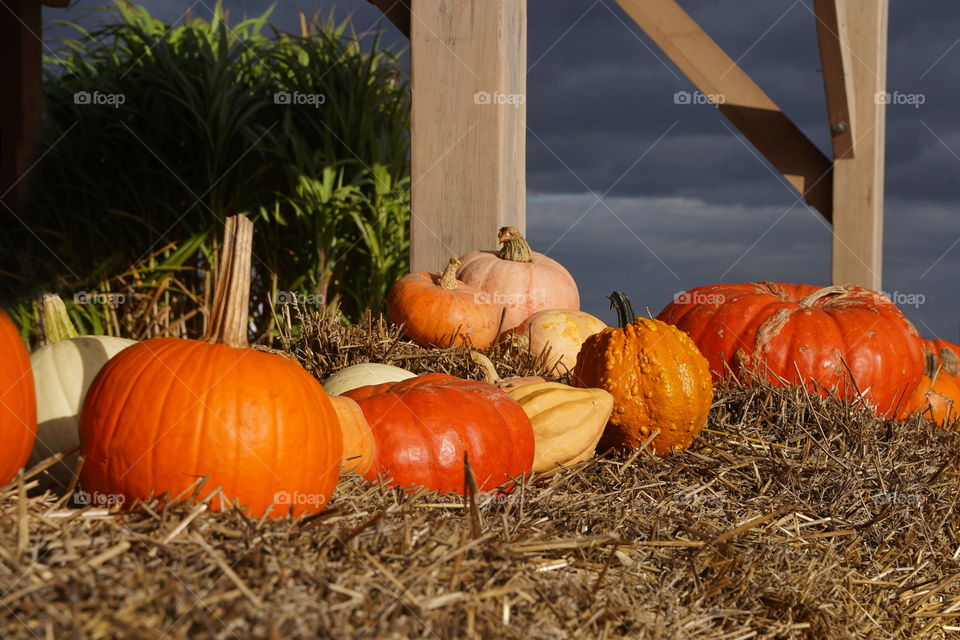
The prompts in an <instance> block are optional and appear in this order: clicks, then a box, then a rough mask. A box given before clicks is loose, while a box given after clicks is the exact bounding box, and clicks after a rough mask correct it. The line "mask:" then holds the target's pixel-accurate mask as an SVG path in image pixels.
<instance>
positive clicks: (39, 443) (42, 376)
mask: <svg viewBox="0 0 960 640" xmlns="http://www.w3.org/2000/svg"><path fill="white" fill-rule="evenodd" d="M54 298H55V299H54ZM43 320H44V330H45V333H46V334H47V341H48V343H49V344H47V345H45V346H43V347H40V348H39V349H37V350H36V351H34V352H33V353H32V354H31V355H30V364H31V367H32V369H33V381H34V384H35V387H36V391H37V440H36V442H35V443H34V445H33V451H32V452H31V453H30V462H29V465H30V466H33V465H35V464H37V463H39V462H42V461H43V460H46V459H47V458H49V457H50V456H52V455H54V454H56V453H60V452H62V451H67V450H69V449H73V448H74V447H76V446H78V445H79V444H80V435H79V431H78V423H79V419H78V418H79V414H80V409H81V407H82V406H83V399H84V398H85V397H86V395H87V389H89V388H90V383H91V382H93V379H94V377H95V376H96V375H97V373H98V372H99V371H100V369H101V368H102V367H103V365H105V364H106V363H107V361H108V360H109V359H110V358H112V357H113V356H115V355H116V354H118V353H119V352H121V351H123V350H124V349H126V348H127V347H129V346H130V345H132V344H135V342H134V341H133V340H127V339H125V338H114V337H110V336H77V335H76V330H75V329H74V328H73V326H72V325H71V324H70V320H69V317H68V316H67V310H66V308H65V307H64V306H63V302H62V301H61V300H60V298H58V297H56V296H45V297H44V300H43ZM77 455H78V454H77V452H74V453H73V454H71V455H70V456H68V457H66V458H64V459H63V460H62V461H61V462H59V463H58V464H57V465H55V466H53V467H51V468H50V469H48V470H47V472H48V473H49V474H50V475H52V476H53V477H54V478H55V479H56V480H57V481H58V482H60V483H62V484H63V485H64V486H66V485H67V484H68V483H69V481H70V477H71V476H72V475H73V469H74V467H75V466H76V462H77Z"/></svg>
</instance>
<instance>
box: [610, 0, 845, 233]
mask: <svg viewBox="0 0 960 640" xmlns="http://www.w3.org/2000/svg"><path fill="white" fill-rule="evenodd" d="M617 2H618V3H619V4H620V6H621V7H622V8H623V10H624V11H626V13H627V14H628V15H629V16H630V17H631V18H632V19H633V20H634V21H635V22H636V23H637V24H638V25H640V27H641V28H642V29H643V30H644V31H645V32H646V33H647V35H648V36H649V37H650V38H651V39H652V40H653V41H654V42H655V43H656V44H657V46H659V47H660V48H661V49H663V51H664V53H666V54H667V56H668V57H669V58H670V59H671V60H672V61H673V63H674V64H676V65H677V66H678V67H679V68H680V70H681V71H682V72H683V73H684V74H686V76H687V77H688V78H689V79H690V80H691V81H692V82H693V83H694V84H695V85H696V86H697V88H698V89H699V90H700V91H701V92H702V93H704V94H706V95H708V96H719V97H720V98H719V99H718V102H721V104H718V107H719V109H720V111H721V112H722V113H723V114H724V115H725V116H726V117H727V118H728V119H729V120H730V121H731V122H732V123H733V124H734V125H735V126H736V127H737V128H738V129H739V130H740V131H741V132H742V133H743V135H744V136H745V137H746V138H747V139H748V140H749V141H750V142H751V143H752V144H753V145H754V146H755V147H756V148H757V150H759V151H760V153H762V154H763V155H764V157H766V159H767V160H768V161H769V162H770V164H772V165H773V166H774V167H775V168H776V169H777V170H778V171H780V172H781V173H782V174H783V175H784V177H785V178H786V179H787V181H788V182H789V183H790V184H791V185H792V186H793V187H794V188H795V189H796V190H797V191H798V192H799V193H800V194H802V195H803V197H804V199H805V200H806V201H807V203H809V204H810V205H811V206H812V207H814V208H816V209H817V210H818V211H820V213H822V214H823V215H824V217H826V218H827V219H828V220H829V219H830V218H831V215H832V203H833V199H832V194H831V190H832V182H831V180H830V172H831V162H830V160H829V159H827V157H826V156H825V155H824V154H823V152H821V151H820V150H819V149H818V148H817V147H816V145H814V144H813V143H812V142H811V141H810V140H809V139H808V138H807V137H806V136H805V135H804V134H803V132H801V131H800V129H799V128H798V127H797V126H796V125H795V124H794V123H793V122H792V121H791V120H790V119H789V118H788V117H787V116H786V115H785V114H784V113H783V111H781V109H780V108H779V107H778V106H777V105H776V103H774V102H773V100H771V99H770V97H769V96H767V94H766V93H764V91H763V90H762V89H761V88H760V87H759V86H757V84H756V83H755V82H754V81H753V80H751V79H750V76H748V75H747V74H746V73H744V71H743V70H742V69H741V68H740V67H739V66H738V65H737V63H736V62H734V61H733V60H732V59H731V58H730V56H728V55H727V54H726V53H725V52H724V51H723V49H721V48H720V46H719V45H717V43H716V42H714V41H713V39H712V38H710V36H709V35H707V34H706V33H705V32H704V31H703V29H701V28H700V25H699V24H697V22H696V21H695V20H694V19H693V18H691V17H690V15H689V14H687V12H686V11H684V10H683V8H682V7H681V6H680V5H679V4H677V2H676V1H675V0H617Z"/></svg>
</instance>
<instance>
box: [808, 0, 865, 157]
mask: <svg viewBox="0 0 960 640" xmlns="http://www.w3.org/2000/svg"><path fill="white" fill-rule="evenodd" d="M846 4H847V3H846V0H814V10H815V15H816V20H817V41H818V42H819V45H820V61H821V68H822V69H823V86H824V90H825V91H826V94H827V117H828V118H829V120H830V132H831V137H832V141H833V157H834V158H852V157H853V156H854V155H855V151H856V150H855V148H854V140H855V139H856V137H857V133H856V128H857V127H856V122H854V116H855V115H856V110H855V109H854V108H853V100H854V88H853V74H852V71H851V67H852V64H851V60H850V55H851V52H850V42H849V38H848V31H849V30H848V27H847V24H846V15H847V14H846V11H847V10H846Z"/></svg>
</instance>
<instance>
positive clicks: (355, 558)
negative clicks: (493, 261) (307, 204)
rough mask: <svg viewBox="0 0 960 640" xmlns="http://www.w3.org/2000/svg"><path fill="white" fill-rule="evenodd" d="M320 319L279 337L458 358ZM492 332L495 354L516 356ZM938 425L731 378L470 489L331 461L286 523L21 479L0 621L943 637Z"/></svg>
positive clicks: (128, 627)
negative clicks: (376, 476)
mask: <svg viewBox="0 0 960 640" xmlns="http://www.w3.org/2000/svg"><path fill="white" fill-rule="evenodd" d="M328 320H329V318H314V319H313V320H312V321H309V322H308V323H307V326H306V327H305V332H304V336H303V339H302V340H299V341H297V343H296V345H293V343H292V342H291V348H292V349H293V351H294V352H295V353H296V354H297V355H298V357H300V358H301V359H302V360H303V361H304V363H305V364H306V365H307V366H308V368H310V369H311V371H313V372H314V373H315V374H317V375H320V376H323V375H325V374H326V373H328V372H330V371H332V370H334V369H336V368H339V367H341V366H344V365H346V364H350V363H353V362H357V361H363V360H364V359H365V358H368V357H370V356H372V355H376V356H377V357H381V356H382V357H383V358H384V360H385V361H387V362H392V363H394V364H400V365H401V366H407V367H409V368H411V369H413V370H415V371H426V370H443V371H450V372H453V373H458V374H469V373H472V374H474V377H477V375H476V374H478V371H477V370H476V369H474V368H472V367H475V366H476V365H474V363H473V362H472V361H471V360H470V359H469V357H467V356H466V354H465V353H462V352H456V351H455V350H434V351H432V352H427V351H426V350H420V349H419V347H415V345H411V344H409V343H407V342H405V341H402V340H398V339H397V337H396V335H395V334H393V333H391V332H390V330H389V329H388V328H386V327H385V326H383V325H380V324H378V323H377V322H376V321H372V320H371V321H370V322H371V323H372V325H371V324H364V325H361V326H360V327H354V328H344V327H340V326H332V325H331V324H329V323H327V324H324V323H325V322H327V321H328ZM490 355H491V357H492V358H493V359H494V361H495V362H496V363H497V366H498V369H500V370H501V374H502V375H504V376H506V375H508V374H527V373H532V372H533V371H534V370H535V368H532V365H531V364H530V363H529V361H528V360H525V358H526V356H522V355H519V356H518V355H513V356H511V355H509V354H505V353H497V352H495V353H492V354H490ZM410 356H420V357H416V358H414V357H410ZM958 445H960V442H958V436H957V435H956V434H954V433H951V432H947V431H945V430H939V429H936V428H934V427H933V426H931V425H929V424H927V423H924V422H921V421H920V420H919V419H913V420H909V421H904V422H899V423H894V422H890V421H886V420H881V419H877V418H875V417H873V416H872V415H870V414H869V413H867V412H866V411H863V410H860V409H855V408H851V407H849V406H845V405H842V404H840V403H838V402H836V401H834V400H829V399H822V398H820V397H818V396H813V397H811V396H809V395H808V394H806V393H805V392H804V391H803V390H802V389H798V388H793V389H778V388H773V387H770V386H761V387H760V388H754V389H744V388H739V387H731V388H727V389H724V390H721V391H719V392H718V394H717V400H716V403H715V406H714V408H713V411H712V414H711V418H710V425H709V431H708V432H705V433H704V434H703V435H702V436H701V438H700V439H699V440H698V441H697V442H696V443H695V444H694V446H693V447H692V448H691V449H690V450H689V451H687V452H685V453H683V454H680V455H675V456H669V457H663V458H657V457H653V456H651V455H649V454H647V453H637V454H635V455H632V456H630V457H629V458H624V457H614V456H610V457H602V458H597V459H594V460H592V461H590V462H588V463H586V464H583V465H581V466H579V467H576V468H574V469H570V470H566V471H563V472H561V473H558V474H555V475H553V476H551V477H549V478H546V479H538V478H533V479H532V480H530V481H527V482H526V483H524V485H523V486H522V487H521V489H520V490H518V491H517V492H516V493H515V494H514V495H511V496H508V497H501V498H491V497H481V498H480V499H479V500H478V503H477V507H478V508H477V509H476V510H472V509H470V508H468V506H469V505H465V504H464V503H463V501H462V500H461V499H459V498H457V497H455V496H437V495H433V494H429V493H419V494H414V495H410V494H405V493H403V492H400V491H397V490H395V489H392V488H385V487H380V486H367V485H364V484H363V483H362V482H361V481H360V479H359V478H355V477H352V478H346V479H344V480H343V481H342V483H341V486H340V488H339V490H338V493H337V495H336V497H335V499H334V501H333V504H332V506H331V508H329V509H328V510H327V511H325V512H324V513H322V514H320V515H319V516H317V517H314V518H312V519H308V520H306V521H304V522H299V523H296V522H291V521H288V520H281V521H260V520H250V519H248V518H247V517H245V516H244V515H243V514H242V513H240V512H239V511H231V512H220V513H211V512H207V511H205V510H204V508H203V507H202V506H199V507H198V506H191V505H177V506H168V507H166V508H159V507H157V506H154V507H150V508H146V509H143V510H142V511H139V512H136V513H130V514H126V515H112V514H109V513H108V512H106V511H105V510H102V509H97V508H87V509H84V510H79V509H68V508H66V506H65V500H60V502H57V498H56V497H53V496H50V495H46V496H40V497H33V498H27V497H26V496H27V490H28V489H29V483H28V482H27V481H26V480H23V481H18V482H14V483H11V484H10V485H8V486H7V487H5V488H4V489H2V492H0V521H2V525H0V536H2V541H0V605H2V606H0V612H2V613H0V615H2V618H0V637H3V638H5V639H6V638H34V637H48V638H54V637H57V638H59V637H72V636H76V637H85V638H157V637H166V638H191V639H193V638H267V637H269V638H315V637H323V638H327V637H329V638H518V639H523V640H528V639H532V638H568V637H581V638H604V637H605V638H619V637H628V638H705V639H710V640H719V639H721V638H725V639H731V640H732V639H735V638H737V639H746V638H810V639H818V640H819V639H829V638H905V639H906V638H939V637H945V636H946V635H949V632H950V631H955V630H957V629H960V582H958V578H960V561H958V556H960V533H958V528H960V515H958V512H957V508H956V507H957V496H958V493H960V483H958V478H957V470H958V466H957V465H958V455H957V452H958V450H960V448H958Z"/></svg>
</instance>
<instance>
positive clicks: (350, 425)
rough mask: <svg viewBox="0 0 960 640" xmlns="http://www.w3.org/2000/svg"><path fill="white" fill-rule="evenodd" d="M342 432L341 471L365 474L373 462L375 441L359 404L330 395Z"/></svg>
mask: <svg viewBox="0 0 960 640" xmlns="http://www.w3.org/2000/svg"><path fill="white" fill-rule="evenodd" d="M330 402H332V403H333V408H334V410H335V411H336V412H337V418H338V419H339V420H340V431H342V432H343V471H355V472H357V473H359V474H360V475H363V474H365V473H366V472H367V471H368V470H369V469H370V465H371V464H373V454H374V451H375V447H376V443H375V442H374V440H373V432H371V431H370V425H369V424H368V423H367V419H366V418H365V417H364V415H363V411H361V410H360V405H358V404H357V403H356V401H355V400H353V399H351V398H348V397H347V396H330Z"/></svg>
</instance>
